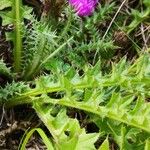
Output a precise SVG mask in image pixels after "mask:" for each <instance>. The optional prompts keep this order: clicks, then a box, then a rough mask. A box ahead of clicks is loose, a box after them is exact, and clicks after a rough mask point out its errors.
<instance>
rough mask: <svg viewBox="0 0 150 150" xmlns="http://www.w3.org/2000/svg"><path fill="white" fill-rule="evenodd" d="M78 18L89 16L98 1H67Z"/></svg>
mask: <svg viewBox="0 0 150 150" xmlns="http://www.w3.org/2000/svg"><path fill="white" fill-rule="evenodd" d="M69 3H70V5H72V6H73V7H74V9H75V11H76V12H77V14H78V15H79V16H89V15H91V14H92V13H93V12H94V10H95V7H96V4H97V3H98V0H69Z"/></svg>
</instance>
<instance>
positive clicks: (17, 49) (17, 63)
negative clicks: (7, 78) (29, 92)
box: [14, 0, 22, 72]
mask: <svg viewBox="0 0 150 150" xmlns="http://www.w3.org/2000/svg"><path fill="white" fill-rule="evenodd" d="M21 3H22V2H21V0H15V8H14V12H15V19H16V20H15V41H14V69H15V71H16V72H19V71H20V69H21V51H22V38H21V29H22V27H21V15H20V7H21V6H20V5H21Z"/></svg>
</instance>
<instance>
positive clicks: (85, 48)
mask: <svg viewBox="0 0 150 150" xmlns="http://www.w3.org/2000/svg"><path fill="white" fill-rule="evenodd" d="M3 2H5V4H4V3H2V2H0V4H1V5H0V16H1V17H2V24H3V25H7V24H10V23H11V24H13V26H14V29H13V31H10V32H7V33H6V40H8V41H12V42H13V43H12V45H13V46H12V47H13V50H12V51H13V56H12V57H13V60H14V63H13V64H12V65H11V64H7V63H5V62H4V60H3V59H0V79H1V78H2V77H3V76H4V77H7V78H9V79H10V80H9V81H8V82H7V81H6V83H4V84H3V85H0V106H4V107H5V108H7V109H9V108H13V107H15V106H18V107H20V105H23V106H24V105H26V104H27V106H28V107H32V109H33V110H34V111H35V115H37V116H38V117H39V119H40V120H41V122H42V123H41V124H40V125H39V124H37V125H36V126H34V127H33V128H32V129H31V130H28V131H27V132H25V135H24V136H23V138H22V140H21V141H20V145H19V149H21V150H24V149H26V145H27V143H28V141H29V140H30V137H31V136H32V134H33V133H34V132H37V133H38V134H39V135H40V137H41V138H42V140H43V142H44V144H45V147H44V148H45V149H48V150H70V149H71V150H82V149H83V150H84V149H85V150H91V149H92V150H96V149H98V150H104V149H105V150H109V149H110V147H113V149H120V150H133V149H136V150H148V149H149V147H150V141H149V136H150V105H149V99H150V54H149V49H148V48H147V49H146V50H145V51H142V48H141V49H140V50H141V51H140V52H139V53H138V55H137V54H135V55H134V57H133V58H130V59H129V58H128V57H127V55H126V56H124V57H120V54H119V52H118V51H119V50H118V49H119V48H120V47H118V46H117V45H115V44H114V40H113V39H112V37H113V30H114V29H115V27H114V26H112V28H111V29H110V30H109V33H108V35H106V36H105V38H103V37H104V35H105V33H107V24H108V23H109V22H110V21H111V19H112V16H113V15H114V14H115V11H116V7H117V4H115V3H111V2H110V3H109V2H108V3H106V4H103V3H102V4H99V3H98V0H85V1H83V0H82V1H78V0H69V1H67V2H68V3H67V4H66V6H65V7H64V8H63V7H61V9H62V8H63V9H62V12H60V11H59V14H60V16H59V14H57V18H54V17H56V15H54V13H52V12H55V11H56V8H57V4H58V1H53V3H49V4H51V5H50V6H51V7H52V8H53V7H55V11H53V10H49V9H47V10H46V11H47V14H44V13H45V8H47V7H46V6H47V5H46V6H45V5H44V12H43V13H42V14H41V18H38V17H36V14H34V13H33V11H32V9H31V8H30V7H28V6H26V5H24V4H23V3H22V1H18V0H3ZM48 2H52V1H51V0H50V1H45V3H46V4H47V3H48ZM144 4H149V3H148V1H147V0H145V1H144ZM70 5H71V7H70ZM10 7H11V8H12V9H11V11H10V10H9V9H8V8H10ZM146 10H147V7H146ZM74 11H75V12H74ZM48 12H49V14H48ZM144 12H145V11H144ZM146 12H147V11H146ZM148 12H149V11H148ZM43 14H44V15H43ZM52 14H53V15H52ZM48 15H50V16H48ZM50 18H51V19H52V20H51V21H49V19H50ZM146 18H147V17H146ZM117 19H118V18H117ZM143 19H144V18H142V19H141V20H140V22H141V21H142V20H143ZM116 21H118V20H116ZM140 22H139V21H138V23H137V24H136V25H135V26H133V23H132V21H131V24H130V25H129V28H130V31H131V30H133V29H135V28H137V26H138V24H139V23H140ZM119 23H120V22H119ZM116 24H117V23H116ZM127 34H128V32H127ZM128 36H129V35H128ZM10 37H11V38H10ZM147 47H148V46H147ZM117 50H118V51H117ZM116 53H117V56H116ZM95 56H96V57H95ZM116 58H117V59H116ZM8 66H9V67H8ZM0 81H1V80H0ZM43 126H44V127H43ZM45 127H46V128H47V130H45ZM89 127H90V129H89ZM48 132H49V133H48ZM0 133H1V132H0ZM0 135H1V134H0Z"/></svg>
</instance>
